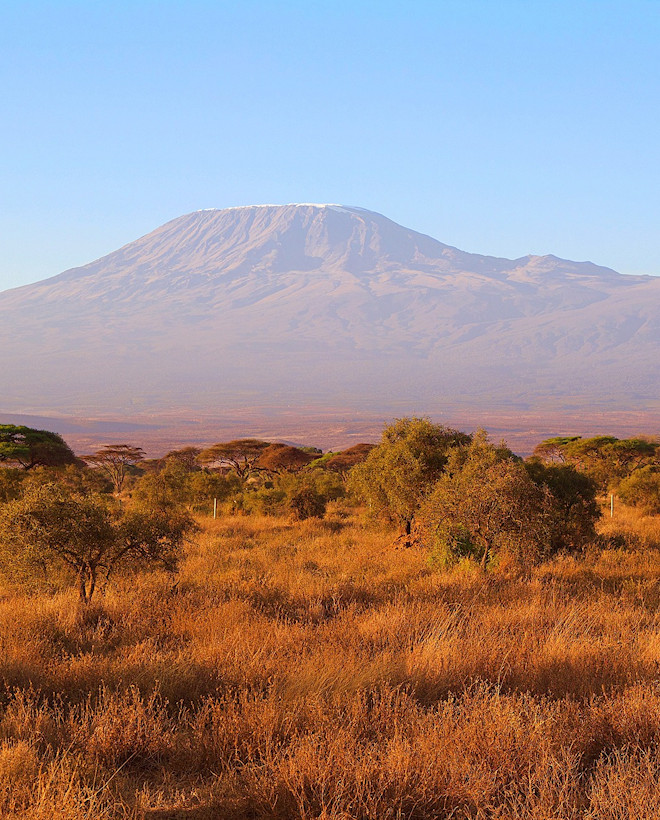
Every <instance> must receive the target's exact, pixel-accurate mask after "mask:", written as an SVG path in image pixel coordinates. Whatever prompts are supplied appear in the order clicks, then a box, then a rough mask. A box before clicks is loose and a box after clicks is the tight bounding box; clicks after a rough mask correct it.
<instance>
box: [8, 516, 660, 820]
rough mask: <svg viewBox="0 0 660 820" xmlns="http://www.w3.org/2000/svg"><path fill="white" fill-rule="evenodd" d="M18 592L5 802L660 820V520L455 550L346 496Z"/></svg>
mask: <svg viewBox="0 0 660 820" xmlns="http://www.w3.org/2000/svg"><path fill="white" fill-rule="evenodd" d="M200 523H201V526H202V530H201V532H200V533H198V534H197V535H196V536H195V538H194V540H193V541H192V542H191V543H190V544H189V545H188V548H187V555H186V557H185V559H184V561H183V562H182V565H181V568H180V572H179V573H178V575H177V576H176V577H172V576H170V575H167V574H165V573H162V574H159V573H153V572H152V573H145V574H143V575H133V576H130V577H117V578H114V579H112V583H111V584H109V585H108V586H107V588H106V589H105V590H102V591H101V593H100V594H99V595H98V597H96V598H95V600H94V601H93V602H92V604H90V605H89V606H87V607H83V606H81V604H80V603H79V601H78V596H77V593H76V592H75V590H72V591H66V590H63V591H60V592H55V593H50V594H48V595H46V594H45V593H40V594H32V595H27V594H26V593H20V592H18V591H16V590H10V589H7V590H5V591H4V592H3V596H2V599H1V600H0V646H1V655H0V677H1V678H2V680H3V689H2V699H1V709H0V816H1V817H3V818H25V820H28V818H43V820H46V819H47V818H48V819H49V820H50V818H71V820H78V819H79V818H90V820H91V818H99V820H105V818H107V819H108V820H110V818H113V819H114V818H143V817H144V818H161V820H163V819H164V818H172V819H173V818H195V820H203V819H204V818H206V820H210V818H230V819H231V818H242V819H244V820H248V818H255V819H256V818H337V819H339V818H341V819H342V820H349V818H360V819H361V820H362V818H365V819H366V818H373V819H374V820H376V819H378V820H380V818H411V820H412V819H413V818H450V817H451V818H475V819H476V818H484V819H485V818H489V819H490V818H492V819H493V820H494V819H495V818H497V819H498V820H505V818H506V819H507V820H508V819H509V818H521V819H523V818H524V819H525V820H531V819H532V818H534V820H550V818H557V820H559V819H560V818H589V819H590V820H610V818H611V820H614V819H615V818H616V819H617V820H619V819H620V820H624V818H626V820H628V819H630V820H641V818H649V820H651V818H653V820H656V819H657V818H658V817H660V788H658V782H659V781H660V752H659V747H658V744H659V742H660V615H659V614H658V609H659V605H660V519H658V518H642V517H640V516H639V515H637V514H636V513H634V512H633V511H630V510H626V509H625V508H618V509H617V510H616V514H615V517H614V519H611V520H610V519H609V518H608V517H606V518H604V519H603V521H602V523H601V530H602V531H603V533H604V534H605V535H607V536H608V543H609V544H611V545H612V547H611V548H608V549H601V548H598V547H596V546H594V548H593V549H592V550H591V551H588V552H587V553H586V554H585V555H584V556H582V557H579V558H573V557H560V558H556V559H554V560H553V561H552V562H550V563H546V564H544V565H542V566H540V567H535V568H529V569H528V571H526V572H524V573H522V574H521V573H520V572H519V571H514V569H513V568H512V567H507V566H505V565H502V566H500V567H498V568H496V569H495V570H494V571H493V572H490V573H488V574H487V575H484V574H483V573H481V572H480V571H479V570H478V569H475V568H472V567H470V566H466V565H464V566H460V567H458V568H456V569H454V570H453V571H451V572H445V571H439V570H438V569H437V568H434V567H433V565H432V564H430V563H429V561H428V556H427V554H426V553H424V552H423V551H421V550H418V549H416V548H411V549H395V548H394V547H393V542H394V539H395V535H396V533H394V532H392V531H390V530H387V529H384V528H379V527H377V526H375V525H374V524H372V523H368V522H366V521H364V520H363V519H362V518H361V517H360V516H359V515H356V514H354V513H353V512H351V511H350V510H343V509H342V508H341V507H340V506H337V505H335V506H334V508H333V509H332V510H330V511H329V514H328V516H327V517H326V519H325V520H308V521H304V522H294V521H292V520H289V519H285V518H271V517H258V516H234V517H232V516H224V517H221V518H219V519H218V520H217V521H213V520H212V519H200Z"/></svg>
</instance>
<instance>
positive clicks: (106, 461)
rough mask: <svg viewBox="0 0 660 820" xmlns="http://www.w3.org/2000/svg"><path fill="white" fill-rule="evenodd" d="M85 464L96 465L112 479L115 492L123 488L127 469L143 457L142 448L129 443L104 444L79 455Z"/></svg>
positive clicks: (119, 491)
mask: <svg viewBox="0 0 660 820" xmlns="http://www.w3.org/2000/svg"><path fill="white" fill-rule="evenodd" d="M81 458H82V460H83V461H85V462H86V463H87V464H91V465H93V466H94V467H98V468H99V470H102V471H103V472H104V473H105V474H106V475H107V476H108V477H109V478H110V481H112V486H113V487H114V490H115V492H116V493H117V494H119V493H121V491H122V489H123V488H124V482H125V481H126V476H127V474H128V471H129V469H130V468H131V467H132V466H134V465H135V464H138V463H139V462H140V461H142V460H143V459H144V450H143V449H142V448H141V447H133V446H132V445H130V444H106V445H105V447H102V448H101V449H100V450H97V452H96V453H92V454H91V455H88V456H81Z"/></svg>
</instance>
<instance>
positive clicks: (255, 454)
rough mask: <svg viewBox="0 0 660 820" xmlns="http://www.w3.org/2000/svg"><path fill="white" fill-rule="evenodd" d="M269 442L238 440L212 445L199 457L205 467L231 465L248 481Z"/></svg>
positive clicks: (251, 439) (254, 439) (252, 439)
mask: <svg viewBox="0 0 660 820" xmlns="http://www.w3.org/2000/svg"><path fill="white" fill-rule="evenodd" d="M270 446H271V444H270V442H269V441H262V440H261V439H258V438H238V439H234V440H233V441H224V442H223V441H221V442H218V444H212V445H211V446H210V447H207V448H206V449H205V450H202V452H201V453H200V454H199V455H198V456H197V460H198V461H199V463H200V464H203V465H205V466H208V467H210V466H223V465H229V466H230V467H231V468H232V469H233V470H234V471H235V473H236V475H237V476H238V477H239V478H241V479H246V478H247V477H248V476H249V475H250V473H251V472H253V471H254V470H255V469H256V465H257V461H258V460H259V457H260V456H261V454H262V453H263V452H264V450H266V449H267V448H268V447H270Z"/></svg>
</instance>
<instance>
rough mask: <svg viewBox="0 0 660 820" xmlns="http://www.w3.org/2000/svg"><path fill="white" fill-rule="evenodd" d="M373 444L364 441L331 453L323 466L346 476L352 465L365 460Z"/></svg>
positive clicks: (354, 465)
mask: <svg viewBox="0 0 660 820" xmlns="http://www.w3.org/2000/svg"><path fill="white" fill-rule="evenodd" d="M375 446H376V445H375V444H366V443H361V444H354V445H353V446H352V447H349V448H348V449H346V450H342V451H341V452H339V453H333V455H331V456H330V458H328V459H327V460H326V461H325V462H324V463H323V466H324V467H325V468H326V469H328V470H333V471H334V472H336V473H339V474H340V475H342V476H346V475H348V472H349V471H350V470H351V469H352V468H353V467H356V466H357V465H358V464H362V462H363V461H365V460H366V458H367V456H368V455H369V453H370V452H371V451H372V450H373V449H374V447H375Z"/></svg>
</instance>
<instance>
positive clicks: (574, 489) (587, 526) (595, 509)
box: [525, 459, 600, 553]
mask: <svg viewBox="0 0 660 820" xmlns="http://www.w3.org/2000/svg"><path fill="white" fill-rule="evenodd" d="M525 468H526V469H527V472H528V473H529V476H530V478H531V479H532V481H533V482H534V483H535V484H537V485H538V486H540V487H546V488H547V489H548V491H549V492H550V496H551V501H552V504H551V511H550V516H549V523H550V530H549V533H550V542H551V543H550V551H551V552H553V553H554V552H557V551H559V550H571V551H574V550H580V549H583V548H584V547H585V545H587V544H588V543H590V542H593V541H594V540H595V538H596V531H595V523H596V521H597V520H598V518H599V517H600V507H599V506H598V502H597V499H596V493H597V490H598V486H597V484H596V481H595V480H594V479H593V478H591V476H589V475H587V474H586V473H581V472H579V471H578V470H577V469H576V468H575V467H573V465H571V464H543V463H542V462H541V461H539V460H537V459H532V460H530V461H528V462H526V464H525Z"/></svg>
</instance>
